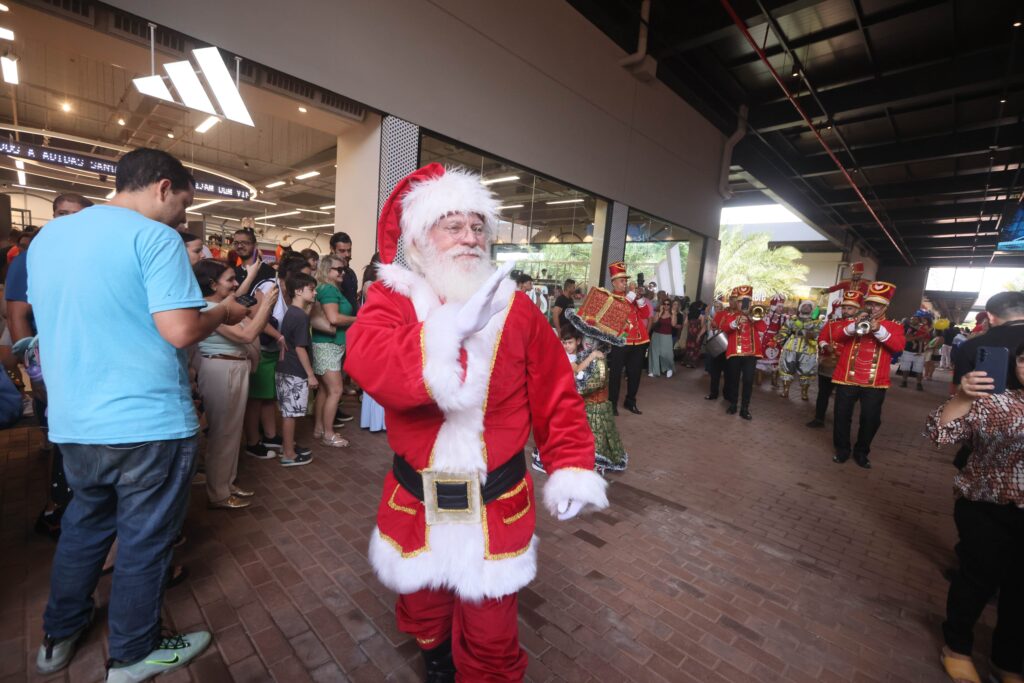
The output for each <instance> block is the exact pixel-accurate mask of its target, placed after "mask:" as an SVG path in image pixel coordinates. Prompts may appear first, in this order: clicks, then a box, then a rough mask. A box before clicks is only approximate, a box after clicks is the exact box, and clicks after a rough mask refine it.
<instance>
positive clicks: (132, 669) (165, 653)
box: [107, 631, 212, 683]
mask: <svg viewBox="0 0 1024 683" xmlns="http://www.w3.org/2000/svg"><path fill="white" fill-rule="evenodd" d="M211 638H212V637H211V636H210V633H209V631H196V632H194V633H176V634H174V635H168V636H162V637H161V638H160V643H159V644H157V646H156V649H155V650H153V651H152V652H150V653H149V654H148V655H146V657H145V658H144V659H141V660H139V661H137V662H135V663H134V664H128V665H126V666H111V667H110V668H108V669H107V683H141V681H148V680H149V679H150V678H152V677H153V676H159V675H160V674H163V673H167V672H168V671H174V670H175V669H177V668H179V667H182V666H185V665H186V664H188V663H189V662H190V661H191V660H193V659H195V658H196V657H198V656H199V654H200V653H201V652H202V651H203V650H205V649H206V646H207V645H209V644H210V640H211Z"/></svg>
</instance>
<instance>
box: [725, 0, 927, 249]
mask: <svg viewBox="0 0 1024 683" xmlns="http://www.w3.org/2000/svg"><path fill="white" fill-rule="evenodd" d="M721 3H722V7H724V8H725V11H726V12H728V14H729V16H730V17H732V20H733V23H734V24H736V26H737V27H738V28H739V30H740V32H741V33H742V34H743V37H744V38H746V39H747V42H748V43H750V47H752V48H754V52H756V53H757V56H758V57H759V58H760V59H761V61H762V62H764V65H765V66H767V67H768V71H770V72H771V74H772V78H774V79H775V82H776V83H778V84H779V87H780V88H782V92H783V93H785V95H786V99H788V100H789V103H790V104H792V105H793V108H794V109H796V111H797V113H798V114H800V118H802V119H803V120H804V123H806V124H807V127H808V128H809V129H810V131H811V133H813V134H814V137H815V138H817V140H818V142H819V143H820V144H821V146H822V148H823V149H824V150H825V153H826V154H828V156H829V158H830V159H832V161H833V162H834V163H835V165H836V168H838V169H839V172H840V173H842V174H843V177H844V178H846V182H847V183H849V185H850V187H852V188H853V191H854V192H855V193H856V194H857V197H858V198H859V199H860V201H861V203H862V204H863V205H864V208H865V209H867V210H868V213H869V214H871V217H872V218H873V219H875V223H877V224H878V227H879V228H881V230H882V232H883V233H884V234H885V236H886V237H888V238H889V241H890V242H892V246H894V247H895V248H896V252H897V253H898V254H899V255H900V257H901V258H902V259H903V261H904V263H906V264H907V265H908V266H909V265H911V261H910V258H909V257H908V256H907V254H906V253H905V252H904V251H903V248H902V247H901V246H900V245H899V243H898V242H897V241H896V238H895V237H894V236H893V234H892V232H891V231H890V230H889V228H887V227H886V226H885V224H884V223H882V220H881V219H880V218H879V217H878V214H877V213H875V210H874V209H873V208H871V205H870V204H868V200H867V199H866V198H865V197H864V194H863V193H862V192H861V191H860V188H859V187H857V183H856V182H854V180H853V178H852V177H850V173H849V172H848V171H847V170H846V168H845V167H844V166H843V164H842V162H840V161H839V159H838V158H837V157H836V155H835V152H833V151H832V148H831V147H829V146H828V143H827V142H825V140H824V138H822V137H821V133H819V132H818V129H817V127H815V125H814V123H813V122H812V121H811V119H810V117H809V116H807V113H806V112H805V111H804V110H803V107H801V106H800V103H799V102H797V100H796V97H794V96H793V93H792V92H790V90H789V88H788V87H786V84H785V83H784V82H783V80H782V77H781V76H779V72H777V71H776V70H775V67H773V66H772V64H771V62H770V61H768V55H766V54H765V53H764V50H762V49H761V47H760V46H759V45H758V44H757V41H756V40H754V37H753V36H752V35H750V31H749V30H747V24H746V22H745V21H743V19H741V18H740V15H739V14H737V13H736V10H735V9H733V6H732V4H731V3H730V2H729V0H721ZM780 39H781V38H780Z"/></svg>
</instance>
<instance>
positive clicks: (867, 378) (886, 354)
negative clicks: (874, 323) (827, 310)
mask: <svg viewBox="0 0 1024 683" xmlns="http://www.w3.org/2000/svg"><path fill="white" fill-rule="evenodd" d="M854 330H855V325H854V323H853V322H851V321H849V320H837V321H836V322H834V323H832V324H831V326H830V330H829V333H830V334H831V335H832V337H833V338H834V339H836V340H837V341H839V340H841V341H842V347H841V349H840V352H839V362H838V363H837V364H836V369H835V372H834V373H832V383H833V384H851V385H855V386H860V387H871V388H875V389H887V388H888V387H889V366H891V365H892V354H894V353H898V352H900V351H902V350H903V345H904V343H905V339H904V337H903V326H902V325H900V324H899V323H895V322H892V321H891V320H883V321H881V323H880V324H879V331H882V330H884V331H885V332H886V333H887V334H886V336H884V338H883V339H879V338H878V337H877V336H876V335H874V334H865V335H863V336H858V335H857V334H856V333H855V332H854Z"/></svg>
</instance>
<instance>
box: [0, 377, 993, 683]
mask: <svg viewBox="0 0 1024 683" xmlns="http://www.w3.org/2000/svg"><path fill="white" fill-rule="evenodd" d="M937 377H941V379H942V380H943V381H946V380H947V379H948V373H947V374H945V375H943V374H941V373H939V374H937ZM705 387H706V379H705V376H704V375H703V374H702V373H700V372H699V371H695V370H694V371H688V370H680V371H679V372H678V373H677V375H676V376H675V377H674V378H672V379H649V378H647V377H645V378H644V381H643V384H642V387H641V393H640V406H641V408H642V409H643V410H644V414H643V415H642V416H635V415H632V414H629V413H625V412H624V413H623V416H622V417H621V418H619V421H618V422H619V425H620V429H621V431H622V435H623V440H624V441H625V443H626V446H627V448H628V450H629V452H630V456H631V461H630V469H629V471H628V472H626V473H624V474H621V475H615V476H613V477H611V479H612V482H613V483H612V485H611V488H610V490H609V497H610V499H611V503H612V505H611V508H609V509H608V510H607V511H605V512H602V513H598V514H592V515H589V516H587V517H585V518H583V519H579V520H575V521H571V522H568V523H558V522H556V521H554V520H552V519H550V518H548V517H547V516H546V515H544V516H543V518H542V519H541V520H540V521H539V525H538V531H537V533H538V535H539V536H540V539H541V544H540V569H539V573H538V577H537V579H536V581H534V582H533V583H532V584H531V585H530V586H529V587H528V588H526V589H524V590H523V591H522V592H521V594H520V636H521V639H522V643H523V645H524V647H525V648H526V649H527V650H528V652H529V654H530V666H529V669H528V679H529V680H531V681H538V682H540V681H560V680H565V681H591V680H593V681H602V682H604V681H672V682H676V681H701V682H704V683H709V682H715V681H941V680H944V677H943V676H942V674H941V671H940V669H939V668H938V665H937V652H938V649H939V646H940V640H939V636H938V633H939V623H940V622H941V615H942V612H943V605H944V601H945V590H946V581H945V579H944V578H943V572H944V571H945V570H946V569H947V568H948V567H949V566H951V565H952V564H953V561H954V560H953V553H952V545H953V542H954V539H955V535H954V530H953V525H952V515H951V513H952V504H953V497H952V490H951V483H950V482H951V477H952V473H953V469H952V467H951V465H950V460H951V457H952V456H951V454H950V453H949V452H948V451H936V450H935V449H934V448H933V447H931V446H929V445H928V444H927V443H926V442H925V441H924V439H923V438H922V437H921V436H920V432H921V427H922V424H923V421H924V416H925V414H926V413H927V412H928V411H929V410H930V409H932V408H933V407H934V406H936V405H937V404H938V403H939V402H940V400H941V398H942V393H943V390H944V387H945V384H943V383H940V382H934V383H930V384H929V385H928V390H927V391H926V392H924V393H921V392H917V391H915V390H914V389H913V387H911V388H910V389H900V388H894V389H892V390H890V392H889V396H888V398H887V400H886V404H885V408H884V415H883V420H884V424H883V426H882V429H881V431H880V433H879V435H878V438H877V440H876V448H875V451H874V452H873V453H872V459H873V462H874V469H872V470H870V471H865V470H862V469H859V468H857V467H856V466H855V465H854V464H853V463H852V462H849V463H847V464H845V465H843V466H838V465H835V464H833V463H832V462H831V461H830V457H831V449H830V443H831V430H830V429H826V430H811V429H807V428H805V427H804V426H803V425H804V422H806V421H807V420H808V419H809V418H810V411H811V408H810V407H809V405H808V404H805V403H802V402H801V401H800V400H799V398H798V397H795V396H796V394H797V393H798V392H796V391H794V392H793V394H794V398H790V399H789V400H788V401H787V400H784V399H782V398H781V397H779V396H777V395H772V394H771V393H770V388H769V387H768V386H767V385H765V386H764V387H761V388H760V389H757V390H756V393H755V398H754V402H753V405H752V412H753V414H754V420H753V421H752V422H749V423H748V422H744V421H743V420H740V419H738V418H736V417H735V416H728V415H725V413H724V405H723V404H721V403H719V404H715V405H712V404H709V403H708V402H707V401H704V400H703V398H702V397H703V394H704V393H706V389H705ZM355 408H356V406H354V405H352V404H351V403H350V404H349V410H353V409H355ZM306 428H307V429H308V426H307V427H306ZM343 432H344V433H345V435H346V436H347V437H348V438H349V439H350V440H351V441H352V447H351V448H349V449H347V450H333V449H327V448H316V449H315V452H316V461H315V462H314V463H313V464H312V465H310V466H308V467H301V468H291V469H283V468H281V467H278V466H277V465H276V464H275V463H274V462H270V461H259V460H254V459H252V458H249V457H246V456H244V455H243V456H242V458H243V461H242V464H241V468H240V469H241V483H243V484H244V485H246V486H249V487H251V488H254V489H255V490H256V491H257V497H256V499H255V501H256V503H255V505H253V506H252V507H251V508H249V509H248V510H246V511H237V512H228V511H209V510H207V509H206V508H205V500H204V495H203V494H202V490H201V489H200V488H199V487H196V488H194V489H193V490H194V492H195V495H194V496H193V500H192V505H191V510H190V513H189V516H188V521H187V522H186V533H187V536H188V543H187V544H186V545H185V546H184V547H183V548H182V549H181V550H180V551H179V552H178V555H177V561H179V562H182V563H184V564H186V565H187V566H188V568H189V569H190V571H191V577H190V578H189V580H188V581H186V582H185V583H184V584H182V585H181V586H178V587H176V588H173V589H171V590H169V591H168V592H167V599H166V610H165V620H166V622H167V624H168V625H173V627H174V628H176V629H179V630H189V629H196V628H205V629H209V630H211V631H212V632H213V633H214V644H213V646H212V647H211V648H210V649H209V650H208V651H207V652H206V653H205V654H204V655H203V656H202V657H201V658H199V659H198V660H197V661H196V662H195V663H194V664H193V665H192V666H191V667H190V668H189V669H188V670H183V671H179V672H175V673H174V674H171V675H168V676H165V677H164V678H163V679H162V680H164V681H165V683H172V682H179V683H180V682H184V681H188V680H195V681H200V682H202V683H216V682H219V681H239V682H243V681H244V682H249V681H265V680H277V681H282V682H286V683H294V682H298V681H307V680H315V681H346V680H351V681H385V680H387V681H417V680H421V676H422V667H421V664H420V662H419V658H418V653H417V649H416V645H415V643H414V642H412V641H410V640H409V639H408V638H407V637H405V636H404V635H403V634H401V633H399V632H398V631H397V630H396V628H395V623H394V618H393V612H392V602H393V596H392V595H391V594H390V592H389V591H387V590H386V589H384V588H383V587H382V586H381V585H380V584H379V583H378V582H377V581H376V579H375V578H374V576H373V574H372V572H371V571H370V567H369V565H368V564H367V561H366V547H367V538H368V534H369V532H370V530H371V529H372V528H373V517H374V513H375V509H376V505H377V500H378V495H379V492H380V482H381V480H382V477H383V475H384V473H385V471H386V470H387V469H388V467H389V466H390V451H389V450H388V447H387V443H386V439H385V437H384V436H383V435H380V434H376V435H375V434H369V433H367V432H361V431H359V430H358V428H356V427H355V426H354V425H353V424H351V423H350V426H349V427H347V428H346V429H345V430H343ZM38 446H39V435H38V432H37V431H35V430H29V429H16V430H8V431H6V432H0V482H2V499H0V512H2V515H0V681H24V680H32V681H35V680H37V679H38V677H37V676H36V674H35V673H34V656H35V648H36V647H37V645H38V640H39V637H40V635H41V614H42V610H43V606H44V604H45V601H46V596H47V582H48V575H49V567H50V561H51V556H52V553H53V544H52V543H51V542H50V541H48V540H46V539H44V538H42V537H40V536H37V535H34V534H33V533H32V524H33V522H34V519H35V516H36V514H37V513H38V511H39V510H40V507H41V505H42V503H43V499H44V495H45V488H46V473H45V471H46V465H45V459H44V458H42V457H40V456H39V454H38ZM538 479H540V480H542V479H543V475H538ZM109 590H110V579H109V577H105V578H103V579H102V580H101V582H100V586H99V591H98V592H99V601H98V602H99V604H100V605H101V606H102V605H104V604H105V602H106V599H107V596H108V595H109ZM100 616H101V617H102V616H103V611H102V609H101V611H100ZM991 622H992V615H991V614H987V615H986V617H985V620H984V625H983V626H981V627H979V631H980V633H979V652H985V651H986V650H985V648H987V645H988V641H989V636H990V631H991V628H990V625H991ZM104 630H105V629H104V627H102V626H100V627H96V628H94V629H93V630H92V632H91V633H90V634H89V636H88V638H87V640H86V641H85V643H84V645H83V647H82V648H81V649H80V651H79V652H78V654H77V655H76V657H75V659H74V662H73V664H72V665H71V667H70V668H69V669H68V670H67V672H65V673H63V674H61V675H58V676H56V677H52V678H51V680H54V681H74V682H82V683H89V682H91V681H97V680H100V679H101V678H102V675H103V662H104V658H105V649H104V648H105V636H104ZM981 659H982V658H981V657H979V660H981Z"/></svg>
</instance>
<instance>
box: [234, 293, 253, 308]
mask: <svg viewBox="0 0 1024 683" xmlns="http://www.w3.org/2000/svg"><path fill="white" fill-rule="evenodd" d="M235 301H237V302H238V303H240V304H242V305H243V306H245V307H246V308H252V307H253V306H255V305H256V297H254V296H252V295H249V294H239V295H238V296H236V297H235Z"/></svg>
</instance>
